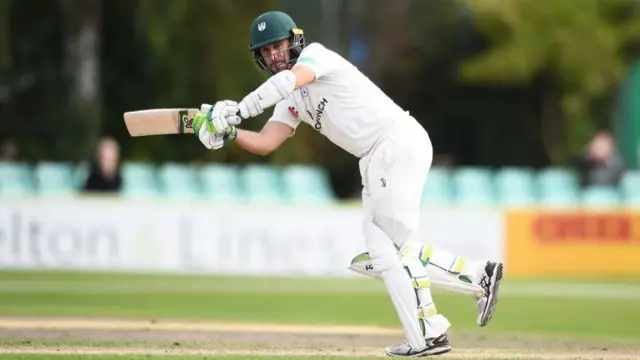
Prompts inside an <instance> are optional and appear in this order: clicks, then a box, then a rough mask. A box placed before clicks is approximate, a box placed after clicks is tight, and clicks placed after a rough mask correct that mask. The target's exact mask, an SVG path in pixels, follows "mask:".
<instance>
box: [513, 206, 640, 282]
mask: <svg viewBox="0 0 640 360" xmlns="http://www.w3.org/2000/svg"><path fill="white" fill-rule="evenodd" d="M506 237H507V238H506V244H505V247H506V249H505V250H506V252H505V253H506V266H507V271H508V272H509V274H510V275H516V276H535V275H640V212H626V211H621V212H592V211H590V212H586V211H584V212H583V211H567V212H540V211H510V212H507V232H506Z"/></svg>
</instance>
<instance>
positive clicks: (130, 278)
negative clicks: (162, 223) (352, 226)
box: [0, 271, 640, 360]
mask: <svg viewBox="0 0 640 360" xmlns="http://www.w3.org/2000/svg"><path fill="white" fill-rule="evenodd" d="M610 281H612V282H610V283H608V284H606V285H603V284H602V282H601V281H600V280H593V279H590V280H582V281H571V280H569V279H562V280H560V279H556V280H553V281H544V282H541V281H533V280H527V281H510V280H505V281H504V283H503V286H502V293H501V294H502V296H501V301H500V304H499V308H498V311H497V313H496V316H495V318H494V319H493V320H492V322H491V323H490V324H489V326H487V327H485V328H479V327H477V326H476V325H475V316H476V309H475V302H474V301H473V299H472V298H470V297H468V296H464V295H459V294H451V293H445V292H442V291H435V294H434V298H435V300H436V304H437V306H438V308H439V310H440V311H441V312H442V313H444V314H445V315H446V316H447V317H448V318H449V319H450V321H451V322H452V324H453V328H452V329H453V331H454V333H456V336H455V337H454V338H455V339H456V340H457V343H462V345H466V344H471V343H473V344H474V345H473V346H481V347H484V346H487V347H492V346H493V347H496V349H495V351H488V354H487V355H486V356H483V355H482V354H480V355H477V354H473V353H471V349H467V350H469V351H467V352H464V349H462V352H459V353H458V355H455V356H459V358H461V359H515V358H522V357H526V358H528V359H536V358H540V359H547V358H548V359H552V358H553V359H557V360H565V359H569V358H572V357H570V356H569V355H571V354H572V353H573V352H574V350H575V349H582V345H566V344H569V343H568V342H571V341H584V343H585V344H592V346H590V350H594V349H595V350H599V348H606V347H608V346H609V345H606V346H605V345H599V344H600V343H591V341H594V340H597V341H598V342H603V341H605V342H609V341H611V344H627V345H628V344H635V345H630V346H631V348H634V349H640V343H638V329H637V324H638V323H640V308H639V307H638V304H639V303H640V281H638V279H616V280H615V281H614V280H610ZM44 317H65V318H67V319H69V318H77V319H86V318H109V319H112V320H113V319H119V320H136V319H138V320H142V321H147V322H148V321H149V320H151V319H153V320H154V321H158V322H160V323H162V322H163V321H170V320H171V321H186V322H193V321H207V322H211V323H235V324H243V323H244V324H260V323H262V324H265V326H267V327H270V328H271V330H273V329H274V328H275V327H276V325H274V324H282V326H284V325H287V326H296V324H298V325H299V329H300V334H302V333H303V332H304V331H302V330H304V329H307V330H308V329H312V330H313V329H314V327H317V329H320V328H326V326H327V325H336V326H368V327H370V328H371V327H378V328H384V329H392V330H394V331H396V334H397V332H398V331H400V330H401V328H400V325H399V322H398V319H397V317H396V314H395V311H394V309H393V307H392V304H391V302H390V300H389V298H388V295H387V294H386V292H385V290H384V287H383V285H382V284H381V283H379V282H377V281H375V280H373V279H368V278H362V277H359V278H349V279H322V278H259V277H218V276H216V277H212V276H195V275H194V276H171V275H142V274H106V273H105V274H100V273H74V272H29V271H0V318H3V319H5V320H6V319H13V318H31V319H33V318H44ZM0 320H1V319H0ZM0 322H1V321H0ZM310 325H311V326H310ZM0 331H4V332H3V333H0V359H58V358H64V359H83V360H86V359H104V360H107V359H108V360H111V359H156V358H157V359H163V358H171V359H208V358H220V357H227V358H233V359H242V360H244V359H257V358H260V359H264V358H265V357H267V356H269V357H271V356H282V357H283V358H286V359H303V358H310V357H312V358H314V359H319V358H323V359H324V358H326V359H330V358H336V359H338V358H340V359H344V356H347V355H345V351H347V352H348V349H347V350H345V349H344V346H342V347H343V348H338V347H336V348H334V349H332V350H331V351H326V352H320V353H318V350H317V348H318V347H322V346H325V345H324V344H325V343H322V341H323V340H322V339H321V336H316V338H318V339H319V340H317V339H316V340H317V341H318V342H316V343H314V344H313V345H309V347H308V348H305V349H302V350H300V349H299V348H298V347H299V344H301V343H302V340H301V339H300V338H298V339H296V338H293V339H291V340H290V341H289V342H287V343H286V344H285V345H282V346H281V347H279V348H277V349H275V350H273V351H271V350H268V349H266V350H265V348H264V346H267V345H257V346H256V349H249V350H250V351H249V352H248V353H247V352H246V351H245V352H238V353H234V354H226V353H224V352H223V351H221V349H220V345H219V344H220V343H219V342H216V341H217V340H215V339H216V338H215V337H214V336H212V337H208V335H207V336H201V337H199V338H197V337H196V338H194V337H193V334H190V335H189V336H190V338H189V339H190V340H189V341H186V340H184V339H186V337H185V338H184V339H179V340H175V339H173V338H170V339H165V338H162V337H161V338H159V339H156V340H153V341H151V340H149V339H147V338H146V337H145V336H147V335H144V334H143V336H140V337H139V338H135V339H133V338H132V339H127V338H126V337H127V336H129V335H128V334H127V333H125V334H124V335H122V337H117V336H115V337H114V336H113V334H111V335H109V336H105V332H104V331H106V330H104V329H103V332H99V331H98V332H94V335H92V336H93V337H91V341H89V340H83V339H82V338H76V337H74V333H73V331H69V332H62V330H61V331H60V332H58V333H53V335H52V333H46V332H41V333H38V332H29V333H28V335H25V334H23V333H21V332H19V331H15V330H14V329H9V328H6V329H4V330H2V329H1V326H0ZM65 331H66V330H65ZM305 331H306V330H305ZM292 332H296V331H292ZM356 332H357V331H356ZM141 333H144V332H141ZM61 334H63V335H61ZM64 334H66V335H64ZM75 334H79V335H83V330H77V333H75ZM95 334H97V335H95ZM169 334H173V333H169ZM300 334H299V336H302V335H300ZM85 335H86V334H85ZM138 335H140V333H138ZM39 336H42V338H39ZM65 336H66V337H65ZM162 336H168V335H166V333H165V335H162ZM185 336H186V335H185ZM237 336H238V338H237V339H232V341H231V342H228V343H224V344H225V345H224V347H225V349H227V350H228V348H229V346H230V345H228V344H236V343H240V342H241V341H245V342H246V338H243V337H242V336H241V335H237ZM270 336H271V337H268V336H267V337H265V338H264V339H263V344H271V343H273V339H275V335H270ZM323 336H324V335H323ZM327 336H328V335H327ZM394 336H396V335H394ZM538 337H539V338H540V339H547V340H542V341H538V342H525V343H523V342H522V341H521V339H523V338H527V339H534V338H538ZM548 339H551V341H552V342H553V341H556V342H558V344H557V345H553V346H552V345H550V346H552V347H554V349H555V350H556V351H561V350H562V351H564V353H563V355H559V354H558V353H557V352H556V353H555V355H554V356H550V355H549V356H548V357H545V356H542V357H535V356H532V354H531V353H528V352H527V351H532V350H531V349H532V348H534V347H539V346H543V347H542V348H539V349H537V350H535V351H538V352H539V351H542V350H540V349H544V346H546V344H552V343H551V342H547V341H548ZM331 341H332V338H331V337H327V338H326V344H331ZM342 341H343V345H346V346H347V347H348V346H349V340H348V339H346V340H345V339H343V340H342ZM360 341H361V342H363V343H362V344H361V345H362V346H363V347H366V349H367V350H366V352H365V353H364V354H365V355H359V358H380V357H384V356H378V355H376V356H374V355H373V354H378V353H379V352H380V351H381V349H380V347H379V345H378V343H379V342H373V341H372V340H366V339H365V340H360ZM367 341H368V342H367ZM385 341H386V340H385ZM394 341H395V340H394ZM527 341H529V340H527ZM567 341H568V342H567ZM174 342H176V343H177V342H181V345H180V350H181V351H179V352H174V353H171V354H169V355H167V356H163V354H164V353H163V351H155V350H159V349H162V348H166V347H167V346H169V347H171V344H173V343H174ZM370 343H373V345H372V344H370ZM116 344H120V345H121V346H125V347H126V348H130V349H129V350H127V351H123V352H121V353H118V354H111V353H110V352H109V351H108V349H113V348H114V347H115V346H116ZM188 344H190V345H188ZM541 344H542V345H541ZM571 344H574V343H571ZM593 344H596V345H593ZM627 345H624V346H625V347H626V346H627ZM136 346H138V347H140V346H141V347H142V348H136ZM326 346H329V345H326ZM354 346H355V345H354ZM614 346H616V345H614ZM510 347H512V348H514V349H516V350H517V351H516V350H513V351H512V352H511V353H503V352H502V351H503V349H505V348H507V349H508V348H510ZM565 347H566V348H567V349H569V350H570V351H568V350H566V349H565ZM78 348H83V349H85V348H86V349H85V350H86V351H82V353H81V354H79V353H76V350H77V349H78ZM95 348H98V349H101V350H100V352H99V354H100V355H98V354H94V353H93V352H92V351H89V350H90V349H95ZM7 349H8V350H7ZM12 349H14V350H16V351H15V352H16V353H11V350H12ZM51 349H53V350H51ZM56 349H57V350H61V349H62V351H61V352H57V351H55V350H56ZM64 349H67V350H64ZM87 349H88V350H87ZM145 349H146V350H145ZM149 349H155V350H154V351H151V350H149ZM292 349H293V350H296V349H298V350H300V351H301V352H296V351H293V350H292ZM523 349H524V350H523ZM527 349H529V350H527ZM563 349H565V350H563ZM625 349H626V348H625ZM31 350H33V352H37V351H36V350H38V351H40V350H42V351H45V353H40V354H35V353H29V352H30V351H31ZM196 350H198V351H205V352H204V353H197V354H194V353H192V352H193V351H196ZM245 350H247V349H245ZM3 351H4V352H3ZM7 351H8V352H7ZM65 351H66V352H65ZM206 351H208V352H206ZM243 351H244V350H243ZM260 351H262V352H260ZM523 351H524V352H523ZM567 351H568V352H567ZM23 352H27V353H23ZM254 353H256V354H258V355H253V354H254ZM515 353H518V354H520V355H521V356H515V355H513V354H515ZM278 354H279V355H278ZM509 354H511V355H509ZM634 354H635V353H634ZM311 355H313V356H311ZM336 355H338V357H336ZM498 355H500V356H498ZM512 355H513V356H512ZM591 355H594V354H590V355H589V356H591ZM596 355H597V356H595V357H593V358H594V359H595V358H598V359H616V360H620V359H625V358H624V357H620V356H618V357H611V356H610V357H607V356H600V354H596ZM604 355H606V353H605V354H604ZM455 356H454V357H451V356H450V355H447V357H449V358H455ZM621 356H622V355H621ZM634 356H635V355H634ZM348 357H356V356H353V355H351V356H348ZM581 358H582V359H591V358H592V357H588V356H586V355H585V356H583V357H581ZM630 358H636V357H630Z"/></svg>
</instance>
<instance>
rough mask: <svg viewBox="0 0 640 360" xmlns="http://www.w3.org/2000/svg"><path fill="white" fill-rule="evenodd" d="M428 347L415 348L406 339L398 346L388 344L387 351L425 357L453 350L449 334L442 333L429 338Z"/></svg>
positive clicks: (392, 354)
mask: <svg viewBox="0 0 640 360" xmlns="http://www.w3.org/2000/svg"><path fill="white" fill-rule="evenodd" d="M426 342H427V347H425V348H424V349H422V350H414V349H413V348H412V347H411V345H410V344H409V342H408V341H407V340H405V341H404V342H403V343H402V344H400V345H397V346H387V347H386V349H385V351H386V353H387V355H389V356H407V357H424V356H431V355H440V354H444V353H448V352H449V351H451V345H449V338H448V337H447V334H442V335H440V336H438V337H437V338H432V339H427V341H426Z"/></svg>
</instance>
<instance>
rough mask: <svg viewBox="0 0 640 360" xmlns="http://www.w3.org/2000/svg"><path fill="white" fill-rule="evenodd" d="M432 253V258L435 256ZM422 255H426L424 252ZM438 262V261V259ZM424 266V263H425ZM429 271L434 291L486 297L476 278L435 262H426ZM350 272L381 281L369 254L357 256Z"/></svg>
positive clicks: (414, 254) (413, 254)
mask: <svg viewBox="0 0 640 360" xmlns="http://www.w3.org/2000/svg"><path fill="white" fill-rule="evenodd" d="M419 246H424V247H425V250H426V247H428V246H430V245H428V244H419ZM433 252H435V253H436V255H437V253H438V252H439V249H436V248H434V250H433ZM433 252H432V256H433ZM411 254H412V255H411V256H419V255H420V254H421V253H420V252H419V251H418V252H413V251H412V252H411ZM422 254H425V252H424V251H423V252H422ZM436 260H437V259H436ZM473 264H474V263H468V262H467V263H466V265H465V267H471V265H473ZM423 265H424V262H423ZM424 266H425V267H426V270H427V274H428V275H429V282H430V283H431V287H432V288H434V289H441V290H445V291H451V292H455V293H460V294H467V295H474V296H476V297H481V296H484V291H483V290H482V288H481V287H480V286H479V285H477V284H476V281H473V280H475V276H473V278H472V282H470V281H468V280H467V277H465V276H464V275H462V276H461V274H456V273H452V272H449V271H444V270H443V268H442V267H440V266H437V265H435V264H434V263H433V262H430V261H428V262H426V265H424ZM349 270H351V271H353V272H355V273H358V274H361V275H365V276H368V277H371V278H374V279H378V280H380V271H378V270H377V269H376V268H375V267H374V266H373V262H372V261H371V256H369V253H368V252H363V253H361V254H359V255H357V256H355V257H354V258H353V259H352V260H351V264H350V265H349Z"/></svg>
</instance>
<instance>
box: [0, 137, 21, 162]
mask: <svg viewBox="0 0 640 360" xmlns="http://www.w3.org/2000/svg"><path fill="white" fill-rule="evenodd" d="M17 157H18V144H16V142H15V141H13V140H6V141H5V142H3V143H2V148H0V160H1V161H13V160H15V159H16V158H17Z"/></svg>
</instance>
